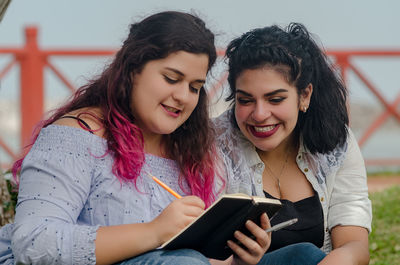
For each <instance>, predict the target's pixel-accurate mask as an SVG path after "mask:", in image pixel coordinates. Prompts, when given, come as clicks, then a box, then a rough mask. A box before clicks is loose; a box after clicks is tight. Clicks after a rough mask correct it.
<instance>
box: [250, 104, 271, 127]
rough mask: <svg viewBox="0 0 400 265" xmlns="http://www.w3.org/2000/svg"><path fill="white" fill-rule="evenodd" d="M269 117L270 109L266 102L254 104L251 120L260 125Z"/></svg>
mask: <svg viewBox="0 0 400 265" xmlns="http://www.w3.org/2000/svg"><path fill="white" fill-rule="evenodd" d="M270 116H271V108H270V107H269V106H268V104H267V103H266V102H256V104H255V105H254V109H253V112H252V113H251V118H252V119H253V120H254V121H255V122H257V123H261V122H263V121H265V120H266V119H268V118H269V117H270Z"/></svg>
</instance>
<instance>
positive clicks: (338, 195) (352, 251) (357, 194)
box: [321, 131, 372, 264]
mask: <svg viewBox="0 0 400 265" xmlns="http://www.w3.org/2000/svg"><path fill="white" fill-rule="evenodd" d="M371 219H372V213H371V202H370V200H369V199H368V188H367V177H366V171H365V166H364V160H363V158H362V156H361V152H360V149H359V147H358V145H357V142H356V140H355V137H354V135H353V134H352V132H351V131H349V140H348V148H347V152H346V159H345V161H344V162H343V165H342V166H341V168H340V169H339V171H338V172H337V175H336V178H335V183H333V190H332V195H331V200H330V205H329V211H328V227H329V229H330V230H331V237H332V246H333V251H332V252H331V253H330V254H329V255H327V256H326V258H325V259H324V260H323V261H322V263H321V264H368V261H369V249H368V231H370V229H371ZM340 260H342V261H343V262H342V261H340ZM344 260H345V261H346V262H347V263H346V262H344ZM339 261H340V262H339Z"/></svg>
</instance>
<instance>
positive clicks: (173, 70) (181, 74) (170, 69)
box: [165, 67, 206, 84]
mask: <svg viewBox="0 0 400 265" xmlns="http://www.w3.org/2000/svg"><path fill="white" fill-rule="evenodd" d="M165 69H167V70H169V71H171V72H174V73H175V74H177V75H179V76H185V74H184V73H182V72H181V71H179V70H176V69H175V68H170V67H166V68H165ZM194 82H195V83H202V84H204V83H205V82H206V80H204V79H197V80H194Z"/></svg>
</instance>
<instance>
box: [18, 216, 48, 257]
mask: <svg viewBox="0 0 400 265" xmlns="http://www.w3.org/2000/svg"><path fill="white" fill-rule="evenodd" d="M31 228H32V227H30V226H28V225H22V224H20V225H18V226H17V225H16V226H15V227H14V231H13V235H12V237H11V248H12V250H13V255H14V260H15V263H16V264H51V263H49V262H48V261H49V260H48V258H49V257H48V248H49V247H50V244H51V242H47V243H45V244H43V242H39V240H37V238H38V235H40V232H37V231H32V229H31ZM46 257H47V258H46Z"/></svg>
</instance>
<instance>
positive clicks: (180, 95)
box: [172, 83, 190, 104]
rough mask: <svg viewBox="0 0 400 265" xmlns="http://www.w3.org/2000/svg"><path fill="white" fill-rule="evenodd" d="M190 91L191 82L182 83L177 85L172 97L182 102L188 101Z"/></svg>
mask: <svg viewBox="0 0 400 265" xmlns="http://www.w3.org/2000/svg"><path fill="white" fill-rule="evenodd" d="M189 93H190V88H189V84H186V83H182V84H180V85H177V86H176V87H175V89H174V91H173V93H172V98H173V99H174V100H176V101H177V102H178V103H180V104H184V103H186V102H187V101H188V98H189V96H190V95H189Z"/></svg>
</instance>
